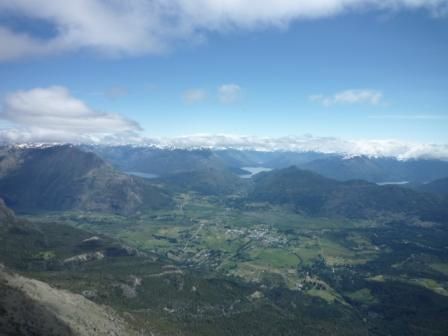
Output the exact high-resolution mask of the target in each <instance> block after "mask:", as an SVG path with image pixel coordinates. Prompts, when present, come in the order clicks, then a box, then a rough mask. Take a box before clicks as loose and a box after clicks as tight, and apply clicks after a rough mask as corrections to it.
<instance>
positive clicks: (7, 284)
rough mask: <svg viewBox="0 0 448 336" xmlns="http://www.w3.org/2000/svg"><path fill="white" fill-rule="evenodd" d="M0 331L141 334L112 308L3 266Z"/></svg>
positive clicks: (0, 270)
mask: <svg viewBox="0 0 448 336" xmlns="http://www.w3.org/2000/svg"><path fill="white" fill-rule="evenodd" d="M0 330H1V334H2V335H5V336H9V335H10V336H12V335H23V336H31V335H33V336H39V335H42V336H60V335H68V336H71V335H76V336H94V335H100V336H103V335H104V336H106V335H107V336H111V335H117V336H118V335H120V336H122V335H123V336H126V335H130V336H133V335H137V334H138V333H137V332H136V331H134V330H133V329H132V328H131V327H130V326H129V325H128V324H127V323H126V322H125V321H124V320H123V319H122V318H121V317H119V316H118V315H117V314H116V313H115V312H114V311H113V310H112V309H110V308H108V307H105V306H100V305H98V304H96V303H94V302H92V301H90V300H88V299H86V298H85V297H84V296H82V295H78V294H73V293H71V292H69V291H66V290H60V289H56V288H53V287H51V286H49V285H48V284H46V283H44V282H41V281H38V280H33V279H29V278H25V277H23V276H20V275H17V274H14V273H11V272H9V271H8V270H6V269H5V268H4V267H3V266H2V265H0Z"/></svg>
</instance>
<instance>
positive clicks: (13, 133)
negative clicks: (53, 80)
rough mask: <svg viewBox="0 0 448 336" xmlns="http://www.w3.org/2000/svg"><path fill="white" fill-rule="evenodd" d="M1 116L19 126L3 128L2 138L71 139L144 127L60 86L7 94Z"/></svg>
mask: <svg viewBox="0 0 448 336" xmlns="http://www.w3.org/2000/svg"><path fill="white" fill-rule="evenodd" d="M0 119H3V120H7V121H9V122H11V123H13V124H14V125H16V126H17V127H18V128H15V129H8V130H3V137H4V138H5V137H6V138H8V137H9V138H11V139H12V140H14V139H20V138H23V139H26V141H25V142H27V141H32V140H33V139H39V141H45V139H46V138H47V139H53V140H51V141H62V140H63V139H67V141H72V139H82V138H83V137H84V138H85V137H87V136H88V137H95V136H103V135H105V134H114V133H126V132H135V131H139V130H141V127H140V126H139V125H138V123H136V122H135V121H131V120H128V119H126V118H124V117H122V116H120V115H118V114H113V113H103V112H98V111H95V110H93V109H92V108H91V107H89V106H87V105H86V104H85V103H84V102H83V101H81V100H79V99H77V98H75V97H73V96H71V95H70V92H69V91H68V90H67V89H66V88H64V87H60V86H52V87H48V88H35V89H31V90H28V91H17V92H14V93H11V94H9V95H7V96H6V98H5V100H4V103H3V106H2V109H1V111H0Z"/></svg>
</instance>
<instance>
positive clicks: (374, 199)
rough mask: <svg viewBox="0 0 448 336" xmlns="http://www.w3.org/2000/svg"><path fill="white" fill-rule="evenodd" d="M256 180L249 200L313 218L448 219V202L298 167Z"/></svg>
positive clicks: (394, 187)
mask: <svg viewBox="0 0 448 336" xmlns="http://www.w3.org/2000/svg"><path fill="white" fill-rule="evenodd" d="M253 180H254V187H253V190H252V191H251V192H250V194H249V199H251V200H254V201H267V202H270V203H273V204H290V205H293V206H294V207H295V209H296V210H297V211H302V212H305V213H308V214H311V215H319V216H344V217H351V218H368V217H371V216H376V215H382V214H387V213H396V214H406V215H415V216H418V217H420V218H422V219H426V220H434V221H443V222H445V221H447V220H448V204H447V203H446V201H444V200H442V198H439V197H437V196H433V195H429V194H425V193H419V192H415V191H413V190H410V189H407V188H401V187H397V186H377V185H376V184H373V183H368V182H364V181H356V180H354V181H348V182H339V181H336V180H332V179H329V178H326V177H323V176H320V175H318V174H316V173H312V172H309V171H305V170H301V169H298V168H296V167H290V168H287V169H282V170H276V171H272V172H269V173H261V174H258V175H257V176H255V177H254V178H253Z"/></svg>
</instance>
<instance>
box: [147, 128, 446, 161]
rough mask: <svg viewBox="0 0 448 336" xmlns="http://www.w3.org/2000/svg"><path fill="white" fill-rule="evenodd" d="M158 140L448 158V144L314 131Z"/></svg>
mask: <svg viewBox="0 0 448 336" xmlns="http://www.w3.org/2000/svg"><path fill="white" fill-rule="evenodd" d="M152 141H154V140H152ZM152 143H154V142H152ZM157 144H158V145H163V146H167V147H178V148H191V147H196V148H197V147H206V148H218V149H219V148H220V149H223V148H234V149H241V150H244V149H247V150H259V151H292V152H308V151H315V152H321V153H328V154H341V155H345V156H347V157H350V156H357V155H366V156H370V157H381V156H387V157H396V158H398V159H401V160H408V159H413V158H425V159H443V160H448V145H439V144H422V143H415V142H405V141H399V140H394V139H386V140H384V139H383V140H370V139H354V140H346V139H341V138H335V137H315V136H312V135H305V136H287V137H279V138H270V137H256V136H241V135H229V134H218V135H214V134H196V135H190V136H182V137H175V138H164V139H159V140H158V141H157Z"/></svg>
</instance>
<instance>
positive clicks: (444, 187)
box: [416, 177, 448, 196]
mask: <svg viewBox="0 0 448 336" xmlns="http://www.w3.org/2000/svg"><path fill="white" fill-rule="evenodd" d="M416 188H417V190H420V191H425V192H430V193H434V194H439V195H443V196H448V177H447V178H443V179H438V180H435V181H432V182H430V183H427V184H422V185H419V186H417V187H416Z"/></svg>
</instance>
